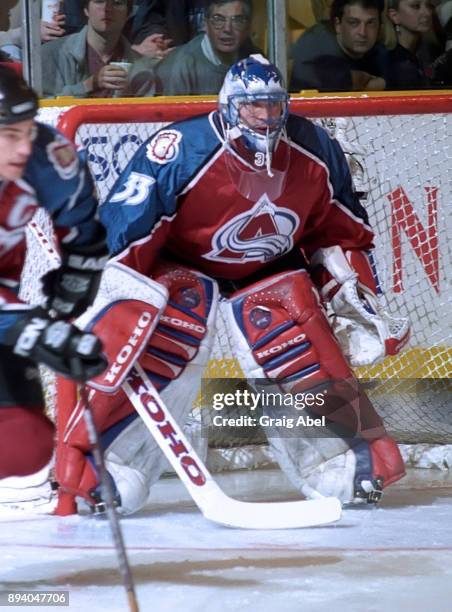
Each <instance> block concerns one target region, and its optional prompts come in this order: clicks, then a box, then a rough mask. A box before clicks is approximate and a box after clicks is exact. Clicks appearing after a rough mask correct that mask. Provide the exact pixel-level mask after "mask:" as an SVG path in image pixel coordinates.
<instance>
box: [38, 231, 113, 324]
mask: <svg viewBox="0 0 452 612" xmlns="http://www.w3.org/2000/svg"><path fill="white" fill-rule="evenodd" d="M107 260H108V249H107V245H106V243H105V236H104V235H102V236H101V237H100V238H99V240H97V242H96V243H94V244H90V245H86V246H73V245H64V244H63V246H62V252H61V266H60V267H59V268H56V269H54V270H50V271H49V272H47V274H44V276H43V277H42V278H41V283H42V291H43V293H44V295H46V296H47V301H46V304H45V307H46V308H48V309H49V310H50V309H51V310H53V311H55V313H56V316H57V317H58V318H61V319H69V318H72V317H76V316H79V315H80V314H82V312H84V311H85V310H86V309H87V307H88V306H89V305H90V304H92V302H93V300H94V298H95V297H96V293H97V290H98V288H99V283H100V278H101V275H102V270H103V269H104V267H105V264H106V263H107Z"/></svg>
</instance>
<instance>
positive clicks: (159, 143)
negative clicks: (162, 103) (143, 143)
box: [146, 129, 182, 165]
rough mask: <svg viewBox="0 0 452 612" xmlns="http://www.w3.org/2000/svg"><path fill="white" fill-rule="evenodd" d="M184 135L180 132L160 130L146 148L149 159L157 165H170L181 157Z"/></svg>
mask: <svg viewBox="0 0 452 612" xmlns="http://www.w3.org/2000/svg"><path fill="white" fill-rule="evenodd" d="M181 140H182V133H181V132H179V131H178V130H171V129H170V130H160V132H159V133H158V134H156V135H155V136H154V138H152V140H151V142H150V143H149V144H148V145H147V147H146V155H147V158H148V159H149V160H150V161H152V162H155V163H157V164H161V165H164V164H168V163H169V162H172V161H174V160H175V159H176V158H177V157H178V155H179V143H180V141H181Z"/></svg>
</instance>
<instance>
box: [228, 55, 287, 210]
mask: <svg viewBox="0 0 452 612" xmlns="http://www.w3.org/2000/svg"><path fill="white" fill-rule="evenodd" d="M288 101H289V96H288V94H287V91H286V89H285V87H284V84H283V78H282V75H281V73H280V72H279V70H278V69H277V68H276V66H274V65H273V64H271V63H270V62H269V61H268V60H266V59H265V58H264V57H263V56H261V55H251V56H250V57H248V58H246V59H244V60H240V61H239V62H237V63H236V64H234V65H233V66H232V67H231V68H230V69H229V71H228V73H227V74H226V77H225V80H224V83H223V86H222V88H221V90H220V94H219V99H218V103H219V111H220V117H221V120H222V123H223V129H224V135H225V145H226V147H227V148H228V151H229V153H230V156H229V158H228V159H227V163H228V169H229V171H230V173H232V179H233V181H234V184H235V185H237V186H238V188H239V191H241V193H243V195H245V197H247V198H248V199H251V200H255V199H256V197H257V193H254V192H255V191H256V190H255V188H254V186H252V185H251V182H253V183H255V184H257V182H256V181H257V180H259V181H260V188H259V189H258V190H257V191H262V190H264V191H266V192H267V193H268V190H269V189H270V191H272V192H273V197H278V195H280V193H281V191H282V188H283V184H284V181H285V174H286V172H287V168H288V165H289V156H290V149H289V147H287V146H284V147H278V145H279V143H280V140H281V138H282V137H283V136H285V126H286V122H287V117H288ZM278 149H283V150H278ZM277 150H278V152H277ZM275 152H277V155H276V158H275ZM238 160H239V161H240V163H239V161H238ZM239 167H241V169H240V170H239ZM254 175H257V176H254ZM265 184H266V185H267V187H268V189H266V188H265V187H263V185H265ZM240 185H242V187H243V189H244V191H245V192H243V190H242V189H241V188H240ZM269 195H270V194H269Z"/></svg>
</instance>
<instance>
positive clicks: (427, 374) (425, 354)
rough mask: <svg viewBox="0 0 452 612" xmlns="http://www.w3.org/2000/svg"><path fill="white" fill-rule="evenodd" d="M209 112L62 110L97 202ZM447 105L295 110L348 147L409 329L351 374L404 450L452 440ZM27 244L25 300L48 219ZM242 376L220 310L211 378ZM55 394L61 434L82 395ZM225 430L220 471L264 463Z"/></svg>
mask: <svg viewBox="0 0 452 612" xmlns="http://www.w3.org/2000/svg"><path fill="white" fill-rule="evenodd" d="M214 108H215V105H214V102H207V101H190V102H187V101H184V102H159V101H157V100H155V101H154V100H153V101H152V102H148V103H143V102H139V103H120V104H119V103H118V104H98V105H94V104H93V105H81V106H77V107H73V108H71V109H69V110H68V111H66V112H64V113H62V114H61V115H60V117H59V121H58V127H59V129H60V130H61V131H63V132H64V133H65V134H66V135H67V136H69V137H70V138H71V139H73V140H74V141H75V142H76V143H77V145H79V146H82V147H83V148H85V149H86V152H87V156H88V163H89V166H90V169H91V172H92V174H93V177H94V179H95V183H96V188H97V191H98V195H99V200H100V202H102V201H104V199H105V197H106V196H107V194H108V192H109V190H110V189H111V187H112V186H113V184H114V182H115V180H116V178H117V177H118V175H119V173H120V172H121V170H122V169H123V168H124V167H125V165H126V164H127V162H128V161H129V160H130V158H131V157H132V155H133V154H134V152H135V151H136V150H137V148H138V147H139V145H140V144H141V143H142V142H143V141H145V140H146V139H147V138H149V136H151V135H152V134H153V133H154V132H156V131H157V130H158V129H160V128H162V127H164V126H166V125H167V124H168V123H170V122H173V121H177V120H181V119H185V118H188V117H192V116H194V115H198V114H201V113H205V112H209V111H211V110H213V109H214ZM451 109H452V95H446V94H438V95H422V96H405V95H401V96H388V97H375V98H352V99H350V98H334V99H331V98H317V99H301V98H298V99H292V101H291V106H290V111H291V112H292V113H295V114H300V115H303V116H305V117H308V118H311V119H313V120H314V121H315V122H316V123H319V124H321V125H322V126H323V127H324V128H325V129H326V130H327V131H328V132H329V133H330V135H331V136H332V137H335V138H336V139H337V140H338V142H339V144H340V145H341V147H342V149H343V151H344V153H345V155H346V157H347V160H348V163H349V167H350V170H351V174H352V178H353V182H354V185H355V189H356V191H357V192H359V194H360V198H361V202H362V204H363V205H364V207H365V208H366V210H367V212H368V214H369V218H370V223H371V225H372V227H373V230H374V232H375V260H376V264H377V269H378V274H379V280H380V285H381V288H382V290H383V293H384V298H382V299H383V300H384V307H385V308H386V309H387V310H388V311H389V312H390V313H391V314H393V315H394V316H404V317H409V319H410V321H411V325H412V337H411V340H410V342H409V344H408V346H407V348H406V349H405V350H404V351H403V352H402V354H400V355H397V356H396V357H391V358H387V359H385V360H384V361H383V362H382V363H380V364H377V365H375V366H371V367H366V368H360V369H358V370H357V371H356V373H357V375H358V377H360V378H362V379H364V380H366V381H367V382H368V394H369V396H370V397H371V399H372V401H373V403H374V404H375V406H376V408H377V410H378V412H379V413H380V414H381V416H382V417H383V419H384V421H385V425H386V427H387V429H388V431H389V432H390V434H391V435H393V436H394V437H395V438H396V439H397V441H398V442H399V443H415V444H417V445H419V444H421V445H422V444H426V445H427V444H428V445H431V444H441V445H450V444H452V406H451V404H452V401H451V400H450V397H451V396H450V392H449V391H450V386H449V382H448V377H449V375H450V371H451V366H450V363H451V359H450V358H451V353H452V351H451V334H452V332H451V330H452V298H451V292H450V270H451V266H452V256H451V253H452V246H451V244H450V240H449V241H448V236H451V235H452V234H451V229H452V215H451V214H450V207H451V204H452V180H451V172H452V170H451V166H452V114H451V112H450V111H451ZM38 233H40V234H41V238H40V239H37V234H38ZM28 239H29V250H28V257H27V266H26V269H25V273H24V283H23V284H24V296H25V297H26V298H28V299H30V300H33V301H36V300H37V299H39V291H38V289H37V286H38V285H37V279H38V278H39V276H40V275H41V274H42V273H43V272H44V270H45V267H46V266H48V265H49V262H51V260H52V257H51V256H49V254H50V252H51V251H52V231H51V224H50V222H49V220H48V218H46V216H45V214H44V213H43V212H42V211H39V213H38V216H37V217H36V219H35V225H34V231H33V232H29V236H28ZM46 255H47V257H46ZM43 262H47V264H45V263H43ZM43 266H44V268H43ZM241 375H242V373H241V370H240V367H239V366H238V363H237V362H236V360H235V358H234V350H233V347H232V346H231V343H230V341H229V337H228V332H227V328H226V326H225V325H224V324H223V321H222V319H221V313H220V314H219V321H218V330H217V335H216V340H215V345H214V351H213V354H212V359H211V361H210V363H209V366H208V370H207V373H206V377H207V378H209V377H212V378H223V377H224V378H236V377H241ZM45 385H46V391H47V396H48V398H49V399H50V403H51V404H52V403H53V398H54V397H55V388H54V380H53V377H52V376H51V375H50V376H49V375H48V374H47V375H46V383H45ZM59 387H60V391H59V393H58V394H56V395H57V403H58V431H60V432H61V431H62V428H63V427H64V424H65V422H66V419H67V415H66V410H67V407H68V406H69V405H70V404H71V402H72V401H73V400H72V399H71V398H73V397H74V393H75V391H74V386H73V385H72V383H70V382H68V381H63V382H62V383H61V384H60V383H59ZM202 413H203V411H202V410H199V406H198V409H197V408H195V410H194V419H195V420H196V418H199V414H201V415H202ZM196 414H198V417H197V416H196ZM218 429H221V435H218V433H216V432H215V431H213V430H212V431H211V432H210V435H209V446H210V447H222V448H225V447H226V448H227V449H229V450H226V451H224V452H223V454H222V455H221V457H222V459H221V460H220V466H221V467H222V466H223V465H224V463H223V462H224V461H225V462H226V465H228V464H229V463H230V464H232V465H234V466H235V467H249V466H250V465H254V464H256V463H259V462H260V460H261V459H262V458H264V459H268V457H267V455H266V453H265V449H263V448H262V447H259V446H257V447H256V446H255V444H256V443H261V442H263V439H264V438H263V435H261V434H260V433H259V432H258V433H257V436H256V433H250V438H249V439H248V440H247V439H244V438H243V437H241V439H240V440H234V438H233V437H232V434H231V432H230V431H228V430H227V429H224V428H218ZM250 448H252V449H254V450H252V451H251V450H250ZM417 448H419V447H417ZM443 448H445V449H446V450H445V451H444V452H446V454H447V456H448V458H447V460H446V459H444V456H443V455H439V458H438V459H435V460H434V463H435V461H436V463H437V464H438V467H441V466H444V465H447V464H449V465H450V464H452V450H451V449H452V447H451V446H445V447H443ZM413 452H414V451H413ZM413 452H411V454H408V455H405V458H406V459H407V460H408V463H409V462H410V461H411V460H414V456H415V455H416V453H417V452H418V451H415V452H414V454H413ZM449 455H450V456H449ZM435 456H436V455H435ZM215 462H218V455H217V459H215ZM429 462H430V460H428V461H427V462H426V464H427V463H429ZM421 465H422V460H421ZM211 467H212V468H214V467H215V466H211Z"/></svg>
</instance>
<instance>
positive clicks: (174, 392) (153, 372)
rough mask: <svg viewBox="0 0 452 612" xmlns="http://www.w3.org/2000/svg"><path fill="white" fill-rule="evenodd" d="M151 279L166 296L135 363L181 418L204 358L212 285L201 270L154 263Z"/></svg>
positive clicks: (211, 321)
mask: <svg viewBox="0 0 452 612" xmlns="http://www.w3.org/2000/svg"><path fill="white" fill-rule="evenodd" d="M155 277H156V279H157V280H158V282H159V283H160V284H162V285H164V286H165V287H166V288H167V289H168V293H169V296H170V297H169V301H168V304H167V306H166V308H165V310H164V312H163V314H162V316H161V317H160V320H159V323H158V325H157V328H156V329H155V332H154V334H153V335H152V337H151V340H150V342H149V345H148V348H147V350H146V352H145V354H144V355H142V357H141V358H140V365H141V366H142V367H143V369H144V370H145V371H146V373H147V374H148V376H149V378H150V379H151V381H152V383H153V384H154V386H155V387H156V389H157V390H158V391H159V392H160V393H161V395H162V398H163V399H164V401H166V402H167V403H168V405H169V406H170V407H171V411H172V413H173V416H174V417H175V418H176V420H181V422H183V421H184V420H185V418H186V416H187V414H188V412H189V410H190V409H191V407H192V406H193V403H194V401H195V399H196V396H197V394H198V392H199V386H200V381H201V377H202V374H203V371H204V369H205V367H206V365H207V363H208V361H209V359H210V354H211V351H212V344H213V339H214V334H215V318H216V309H217V304H218V288H217V285H216V283H215V281H213V280H212V279H210V278H208V277H206V276H204V275H203V274H201V273H199V272H196V271H193V270H189V269H188V268H183V267H181V266H175V265H171V264H164V265H160V266H159V267H158V269H157V270H156V274H155Z"/></svg>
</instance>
